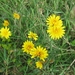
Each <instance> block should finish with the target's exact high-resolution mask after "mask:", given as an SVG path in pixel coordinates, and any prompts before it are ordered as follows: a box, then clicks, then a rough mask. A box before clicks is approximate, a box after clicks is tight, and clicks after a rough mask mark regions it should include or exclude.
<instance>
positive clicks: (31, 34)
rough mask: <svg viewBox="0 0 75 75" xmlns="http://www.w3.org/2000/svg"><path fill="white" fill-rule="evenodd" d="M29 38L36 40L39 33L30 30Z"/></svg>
mask: <svg viewBox="0 0 75 75" xmlns="http://www.w3.org/2000/svg"><path fill="white" fill-rule="evenodd" d="M28 38H33V39H34V40H35V41H36V40H37V38H38V35H37V34H36V33H33V32H31V31H30V32H29V34H28Z"/></svg>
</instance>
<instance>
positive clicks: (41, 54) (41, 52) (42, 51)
mask: <svg viewBox="0 0 75 75" xmlns="http://www.w3.org/2000/svg"><path fill="white" fill-rule="evenodd" d="M30 54H31V58H35V57H38V58H40V59H41V60H43V61H45V58H47V56H48V53H47V50H46V48H43V47H41V46H38V47H37V48H34V49H33V50H32V51H31V52H30Z"/></svg>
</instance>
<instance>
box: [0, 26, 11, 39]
mask: <svg viewBox="0 0 75 75" xmlns="http://www.w3.org/2000/svg"><path fill="white" fill-rule="evenodd" d="M0 36H1V37H2V38H6V39H8V38H9V37H10V36H11V31H9V28H7V27H5V28H4V27H3V28H1V29H0Z"/></svg>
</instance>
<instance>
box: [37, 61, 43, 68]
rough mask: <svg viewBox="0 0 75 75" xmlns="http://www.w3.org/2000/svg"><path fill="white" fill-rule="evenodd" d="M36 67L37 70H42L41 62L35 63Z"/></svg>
mask: <svg viewBox="0 0 75 75" xmlns="http://www.w3.org/2000/svg"><path fill="white" fill-rule="evenodd" d="M36 67H37V68H39V69H42V68H43V65H42V62H41V61H37V62H36Z"/></svg>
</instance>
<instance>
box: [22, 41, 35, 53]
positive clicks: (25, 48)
mask: <svg viewBox="0 0 75 75" xmlns="http://www.w3.org/2000/svg"><path fill="white" fill-rule="evenodd" d="M33 48H34V44H33V43H32V41H28V40H27V41H25V42H24V43H23V45H22V50H23V52H26V53H28V54H29V53H30V52H31V50H32V49H33Z"/></svg>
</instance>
